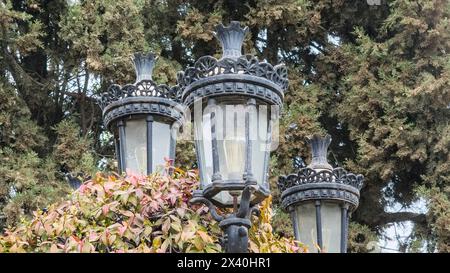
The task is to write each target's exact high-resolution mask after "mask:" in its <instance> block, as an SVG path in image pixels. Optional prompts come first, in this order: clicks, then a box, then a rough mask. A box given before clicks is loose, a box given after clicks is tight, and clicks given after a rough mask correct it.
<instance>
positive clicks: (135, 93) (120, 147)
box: [100, 53, 183, 174]
mask: <svg viewBox="0 0 450 273" xmlns="http://www.w3.org/2000/svg"><path fill="white" fill-rule="evenodd" d="M133 62H134V66H135V69H136V82H135V83H134V84H127V85H125V86H123V87H122V86H120V85H117V84H113V85H111V86H110V87H109V88H108V90H107V92H105V93H103V94H102V97H101V101H100V106H101V107H102V109H103V120H104V124H105V126H106V127H107V128H108V129H109V130H110V131H111V132H112V133H113V135H114V140H115V143H116V155H117V159H118V162H119V172H123V171H125V170H130V171H132V172H134V173H138V174H150V173H152V172H164V170H165V166H166V160H168V159H171V160H173V159H174V157H175V144H176V137H177V132H178V129H179V128H180V126H181V125H182V120H183V114H182V113H183V108H182V107H181V105H180V104H179V103H178V101H177V93H176V89H175V88H170V87H169V86H167V85H165V84H156V83H155V82H154V81H153V80H152V71H153V67H154V65H155V55H153V54H152V53H149V54H147V55H143V54H140V53H136V54H135V55H134V58H133Z"/></svg>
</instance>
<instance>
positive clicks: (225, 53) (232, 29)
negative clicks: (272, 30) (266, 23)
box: [214, 21, 248, 59]
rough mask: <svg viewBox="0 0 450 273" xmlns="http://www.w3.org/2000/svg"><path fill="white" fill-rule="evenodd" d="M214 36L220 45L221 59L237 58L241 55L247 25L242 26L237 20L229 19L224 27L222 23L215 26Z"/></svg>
mask: <svg viewBox="0 0 450 273" xmlns="http://www.w3.org/2000/svg"><path fill="white" fill-rule="evenodd" d="M215 30H216V31H215V32H214V36H215V37H216V38H217V39H218V40H219V41H220V44H221V45H222V59H224V58H232V59H237V58H239V57H240V56H242V44H243V42H244V38H245V35H246V34H247V32H248V27H244V28H242V27H241V25H240V23H239V22H238V21H231V23H230V25H229V26H227V27H225V26H224V25H222V24H219V25H217V26H216V28H215Z"/></svg>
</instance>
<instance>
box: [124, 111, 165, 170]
mask: <svg viewBox="0 0 450 273" xmlns="http://www.w3.org/2000/svg"><path fill="white" fill-rule="evenodd" d="M152 126H153V127H152V170H153V172H159V173H162V172H164V170H165V169H164V166H165V165H166V161H165V159H164V158H170V138H171V126H170V124H167V123H164V122H162V121H156V120H155V121H153V122H152ZM125 155H126V157H125V164H126V169H127V170H129V171H131V172H133V173H136V174H146V173H147V121H146V119H145V118H141V119H131V120H127V121H126V123H125Z"/></svg>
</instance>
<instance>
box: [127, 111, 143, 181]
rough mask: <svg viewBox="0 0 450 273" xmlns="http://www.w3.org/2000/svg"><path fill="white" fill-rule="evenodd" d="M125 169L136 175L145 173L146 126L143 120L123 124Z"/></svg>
mask: <svg viewBox="0 0 450 273" xmlns="http://www.w3.org/2000/svg"><path fill="white" fill-rule="evenodd" d="M125 165H126V169H128V170H130V171H131V172H134V173H138V174H145V173H147V125H146V121H145V119H137V120H128V121H126V123H125Z"/></svg>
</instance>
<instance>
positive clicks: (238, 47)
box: [177, 21, 288, 95]
mask: <svg viewBox="0 0 450 273" xmlns="http://www.w3.org/2000/svg"><path fill="white" fill-rule="evenodd" d="M215 30H216V31H215V32H214V36H215V37H216V38H217V39H218V40H219V42H220V44H221V45H222V52H223V55H222V57H221V58H220V59H216V58H214V57H212V56H203V57H200V58H199V59H198V60H197V61H196V62H195V64H194V66H193V67H188V68H186V69H185V70H184V71H180V72H178V75H177V84H178V88H179V89H180V90H183V89H185V88H186V87H187V86H189V85H191V84H193V83H196V82H198V81H201V80H204V79H207V78H211V77H214V76H219V75H229V74H241V75H243V76H244V75H250V76H256V77H260V78H264V79H267V80H268V81H270V82H271V83H273V84H274V86H276V87H277V89H279V92H283V91H284V90H286V89H287V86H288V78H287V68H286V66H285V65H284V64H278V65H275V66H273V65H271V64H269V63H267V62H265V61H264V62H260V61H259V60H258V58H256V57H255V56H253V55H242V54H241V53H242V44H243V41H244V37H245V35H246V33H248V27H245V28H242V27H241V26H240V23H239V22H237V21H232V22H231V23H230V25H229V26H227V27H225V26H223V25H222V24H220V25H218V26H217V27H216V29H215ZM281 95H282V94H281Z"/></svg>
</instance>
